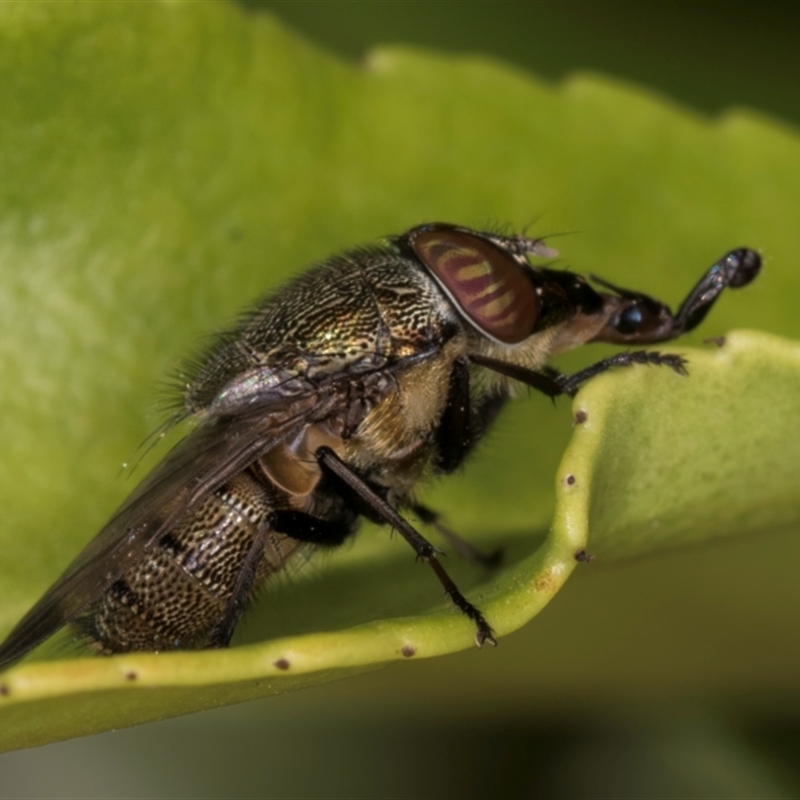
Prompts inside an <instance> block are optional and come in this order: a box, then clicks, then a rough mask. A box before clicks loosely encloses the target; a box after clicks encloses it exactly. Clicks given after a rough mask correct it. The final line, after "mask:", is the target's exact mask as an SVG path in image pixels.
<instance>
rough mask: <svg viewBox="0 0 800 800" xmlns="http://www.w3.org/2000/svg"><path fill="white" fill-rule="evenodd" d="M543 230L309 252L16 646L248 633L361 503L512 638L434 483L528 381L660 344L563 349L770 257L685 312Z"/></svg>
mask: <svg viewBox="0 0 800 800" xmlns="http://www.w3.org/2000/svg"><path fill="white" fill-rule="evenodd" d="M552 255H554V251H552V250H550V249H549V248H547V247H546V246H545V245H544V244H543V242H542V241H541V240H537V239H530V238H527V237H524V236H501V235H499V234H494V233H481V232H476V231H473V230H470V229H468V228H463V227H458V226H454V225H447V224H443V223H436V224H429V225H421V226H419V227H416V228H413V229H411V230H410V231H408V232H407V233H405V234H403V235H402V236H399V237H396V238H394V239H392V240H390V241H389V242H388V243H387V245H386V246H384V247H376V248H371V249H362V250H356V251H353V252H351V253H348V254H345V255H343V256H340V257H337V258H332V259H330V260H328V261H325V262H323V263H322V264H320V265H318V266H316V267H314V268H313V269H311V270H309V271H308V272H307V273H305V274H303V275H301V276H300V277H299V278H297V279H295V280H294V282H292V283H290V284H289V285H288V286H286V287H284V288H283V289H281V290H279V291H278V292H276V293H275V294H273V295H272V296H270V297H269V298H267V299H266V300H265V301H263V302H262V303H261V304H260V305H259V306H258V307H257V308H256V309H255V310H254V311H253V312H251V313H250V314H249V315H248V316H247V317H246V318H245V319H244V320H243V321H242V322H241V323H240V324H239V325H238V327H237V328H236V329H235V330H233V331H231V332H229V333H227V334H224V335H223V336H222V337H221V338H220V339H219V340H218V342H217V343H216V344H215V346H214V347H213V348H212V349H211V350H210V351H209V352H208V353H207V354H206V355H205V356H204V357H203V358H202V359H201V360H200V362H199V363H198V365H196V366H195V367H194V369H193V373H192V374H193V377H192V378H191V379H190V380H189V381H188V383H187V388H186V391H185V394H184V398H183V407H182V410H181V411H180V412H179V413H178V414H176V418H175V420H174V421H176V422H177V421H179V420H180V419H182V418H184V417H193V418H195V419H196V421H197V425H196V427H195V428H194V429H193V431H192V432H191V433H190V434H189V435H188V436H187V437H186V438H185V439H183V441H182V442H180V443H179V444H178V445H177V446H176V447H175V448H174V449H173V450H172V451H171V452H170V453H169V454H168V455H167V457H166V458H165V459H164V460H163V461H162V462H161V464H160V465H159V466H158V467H156V468H155V469H154V470H153V472H151V473H150V475H149V476H148V477H147V478H146V479H145V480H144V481H143V482H142V484H141V485H140V486H139V487H138V488H137V489H136V490H135V491H134V493H133V494H132V495H131V497H130V498H129V499H128V500H127V501H126V502H125V503H124V504H123V505H122V507H121V508H120V509H119V510H118V511H117V512H116V514H115V515H114V516H113V517H112V519H111V520H110V522H109V523H108V524H107V525H106V526H105V528H103V530H102V531H101V532H100V533H99V534H98V536H97V537H96V538H95V539H94V540H93V541H91V542H90V543H89V545H88V546H87V547H86V548H85V549H84V551H83V552H82V553H81V554H80V555H79V556H78V557H77V559H76V560H75V561H74V562H73V564H72V565H71V566H70V567H69V568H68V569H67V571H66V572H65V573H64V574H63V575H62V576H61V578H59V579H58V581H56V583H55V584H54V585H53V586H52V587H51V588H50V589H49V590H48V591H47V592H46V594H45V595H44V597H43V598H42V599H41V600H40V601H39V602H38V603H37V604H36V605H35V606H34V607H33V609H32V610H31V611H30V612H29V613H28V614H27V615H26V616H25V617H24V619H23V620H22V621H21V622H20V623H19V624H18V625H17V626H16V628H14V630H13V631H12V632H11V634H10V635H9V637H8V638H7V639H6V641H5V642H4V643H3V644H2V645H0V665H2V664H6V663H8V662H10V661H13V660H14V659H17V658H19V657H21V656H22V655H24V654H25V653H26V652H28V651H29V650H31V649H32V648H33V647H34V646H36V645H37V644H38V643H40V642H41V641H43V640H44V639H46V638H47V637H49V636H50V635H52V634H53V633H54V632H55V631H56V630H58V629H59V628H60V627H62V626H63V625H65V624H67V623H72V624H74V625H75V626H76V627H77V628H78V629H79V631H81V632H82V633H83V634H84V635H85V636H86V637H87V638H88V640H89V641H90V642H91V643H92V644H93V645H94V647H95V648H96V649H97V650H99V651H101V652H105V653H118V652H125V651H130V650H165V649H174V648H185V647H196V646H202V645H206V646H212V647H222V646H225V645H227V644H228V642H229V641H230V638H231V635H232V633H233V630H234V628H235V626H236V623H237V621H238V619H239V617H240V615H241V612H242V609H243V608H244V606H245V605H246V603H247V601H248V600H249V599H250V598H251V597H252V596H253V594H254V593H255V592H256V590H257V589H258V587H259V586H260V585H261V584H263V582H264V581H265V580H266V579H267V578H268V577H269V576H270V575H271V574H273V573H275V572H277V571H279V570H280V569H282V568H283V567H284V565H285V564H286V563H287V562H288V561H289V560H290V559H291V558H292V557H293V556H294V555H295V554H296V553H297V552H298V551H300V550H301V549H303V547H305V546H307V545H328V546H331V545H337V544H340V543H341V542H343V541H344V540H345V539H346V538H347V537H349V536H350V535H351V534H352V533H353V532H354V531H355V529H356V526H357V523H358V520H359V518H360V517H362V516H363V517H367V518H369V519H371V520H374V521H377V522H379V523H387V524H389V525H391V526H392V527H393V528H395V529H396V530H397V531H398V532H399V533H400V534H401V535H402V536H403V537H404V538H405V539H406V540H407V541H408V543H409V544H410V545H411V546H412V548H413V549H414V551H415V552H416V554H417V556H418V557H419V558H421V559H423V560H425V561H427V562H428V563H429V564H430V565H431V566H432V567H433V569H434V571H435V573H436V575H437V577H438V578H439V580H440V581H441V582H442V584H443V586H444V587H445V590H446V592H447V593H448V595H449V596H450V598H451V599H452V600H453V602H454V603H455V605H456V606H457V607H458V608H459V609H460V610H461V611H462V612H463V613H464V614H466V615H467V616H468V617H469V618H470V619H471V620H472V621H473V623H474V625H475V628H476V636H475V638H476V641H477V643H478V645H481V644H483V643H484V642H487V641H488V642H491V643H494V638H493V635H492V630H491V628H490V626H489V624H488V622H487V621H486V620H485V619H484V617H483V614H482V613H481V612H480V611H479V610H478V608H476V607H475V606H474V605H473V604H472V603H471V602H469V600H467V598H465V597H464V596H463V595H462V594H461V592H460V591H459V590H458V588H457V587H456V585H455V584H454V583H453V581H452V580H451V579H450V577H449V576H448V575H447V573H446V572H445V570H444V568H443V567H442V565H441V563H440V562H439V560H438V559H437V556H436V552H437V551H436V550H435V549H434V548H433V547H432V546H431V545H430V544H429V543H428V542H427V540H426V539H425V538H423V536H422V535H421V534H420V533H419V532H418V531H417V530H416V529H415V528H413V527H412V526H411V525H410V524H409V523H408V522H407V521H406V520H405V518H404V517H403V516H402V514H401V512H402V511H403V510H406V509H408V510H414V511H416V512H417V513H418V515H419V516H420V517H421V518H422V519H423V520H426V521H435V519H436V517H435V514H433V512H430V511H429V510H428V509H426V508H424V507H422V506H420V505H418V504H416V503H415V501H414V499H413V498H414V494H413V492H414V489H415V487H416V486H417V484H418V482H419V481H420V480H421V479H422V478H424V477H425V476H426V475H428V474H430V473H436V472H438V473H449V472H452V471H453V470H455V469H456V468H457V467H458V466H459V465H460V464H461V463H462V462H463V460H464V459H465V457H466V456H467V455H468V454H469V452H470V450H471V449H472V448H473V446H474V445H475V444H476V442H477V441H478V440H479V439H480V438H481V437H482V436H483V435H484V433H485V432H486V431H487V429H488V428H489V427H490V425H491V424H492V422H493V420H494V418H495V417H496V416H497V414H498V412H499V411H500V410H501V408H502V406H503V404H504V403H505V402H506V400H507V398H508V397H509V394H510V392H511V391H512V388H513V386H514V385H515V384H516V383H522V384H526V385H528V386H531V387H533V388H535V389H537V390H539V391H542V392H544V393H545V394H547V395H550V396H552V397H555V396H557V395H561V394H567V395H573V394H574V393H575V392H576V391H577V389H578V387H579V386H580V385H581V384H582V383H583V382H584V381H586V380H587V379H588V378H590V377H592V376H594V375H596V374H598V373H600V372H603V371H604V370H606V369H608V368H610V367H613V366H625V365H628V364H633V363H650V364H665V365H668V366H670V367H671V368H673V369H674V370H676V371H678V372H683V371H684V362H683V359H681V358H680V357H679V356H675V355H670V354H661V353H657V352H649V351H643V350H634V351H632V352H626V353H622V354H620V355H617V356H613V357H611V358H608V359H605V360H603V361H600V362H598V363H596V364H594V365H592V366H590V367H588V368H587V369H585V370H582V371H581V372H578V373H577V374H575V375H572V376H564V375H561V374H559V373H557V372H556V371H555V370H552V369H550V368H547V367H546V366H545V365H546V362H547V360H548V359H549V358H551V357H552V356H554V355H557V354H558V353H561V352H563V351H565V350H568V349H570V348H573V347H576V346H578V345H581V344H584V343H587V342H613V343H618V344H634V345H636V344H645V343H653V342H661V341H666V340H669V339H673V338H675V337H676V336H679V335H680V334H682V333H684V332H685V331H688V330H691V329H692V328H694V327H695V326H696V325H697V324H698V323H699V322H700V321H701V320H702V319H703V317H704V316H705V314H706V313H707V312H708V310H709V309H710V307H711V305H712V304H713V303H714V301H715V300H716V298H717V297H718V296H719V294H720V293H721V292H722V290H723V289H724V288H725V287H726V286H731V287H739V286H743V285H745V284H747V283H749V282H750V281H751V280H752V279H753V278H754V277H755V276H756V275H757V274H758V271H759V269H760V266H761V261H760V258H759V256H758V254H757V253H755V252H754V251H752V250H747V249H739V250H734V251H732V252H730V253H728V254H727V255H725V256H724V257H723V258H722V259H720V261H718V262H717V263H716V264H714V265H713V266H712V267H711V269H710V270H709V271H708V272H707V273H706V274H705V275H704V276H703V278H702V279H701V280H700V282H699V283H698V284H697V286H696V287H695V288H694V289H693V290H692V292H691V293H690V294H689V296H688V297H687V298H686V300H685V301H684V302H683V304H682V305H681V307H680V308H679V310H678V312H677V313H676V314H673V313H672V312H670V310H669V308H668V307H667V306H665V305H664V304H662V303H660V302H659V301H657V300H654V299H652V298H650V297H648V296H646V295H643V294H639V293H637V292H632V291H629V290H626V289H620V288H618V287H615V286H612V285H610V284H607V283H604V282H602V281H599V280H596V281H595V282H596V283H598V284H600V286H602V287H603V288H605V289H607V290H609V291H597V290H595V289H593V288H592V287H591V286H590V285H589V283H588V282H587V281H586V280H584V279H583V278H582V277H580V276H578V275H575V274H573V273H569V272H564V271H556V270H553V269H549V268H544V267H533V266H532V265H531V264H530V263H529V260H528V259H529V258H530V257H532V256H539V257H542V256H544V257H547V256H552Z"/></svg>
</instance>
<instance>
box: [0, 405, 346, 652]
mask: <svg viewBox="0 0 800 800" xmlns="http://www.w3.org/2000/svg"><path fill="white" fill-rule="evenodd" d="M338 402H341V400H340V399H337V397H336V393H333V394H331V393H328V396H327V397H326V398H323V397H321V395H320V392H319V391H309V392H308V393H307V394H305V395H304V396H297V395H294V396H293V397H292V398H291V399H288V398H286V397H277V398H275V402H274V403H270V402H269V400H267V402H261V403H259V406H258V409H257V410H256V411H253V412H251V413H247V414H240V415H237V416H227V417H216V418H211V419H208V420H206V421H205V422H203V423H201V424H200V425H199V426H198V427H197V428H195V429H194V430H193V431H192V432H191V433H190V434H189V435H188V436H187V437H186V438H185V439H183V440H182V441H181V442H179V443H178V444H177V445H176V446H175V447H174V448H173V449H172V450H171V451H170V453H169V454H168V455H167V456H166V458H165V459H164V460H163V461H162V462H161V463H160V464H159V465H158V466H157V467H155V469H154V470H153V471H152V472H151V473H150V474H149V475H148V476H147V477H146V478H145V479H144V480H143V481H142V483H141V484H139V486H138V487H137V488H136V489H135V490H134V492H133V493H132V494H131V495H130V497H129V498H128V499H127V500H126V501H125V502H124V503H123V505H122V506H121V507H120V508H119V509H118V510H117V512H116V513H115V514H114V516H113V517H112V518H111V519H110V520H109V522H108V524H107V525H106V526H105V527H104V528H103V529H102V530H101V531H100V533H98V535H97V536H96V537H95V538H94V539H93V540H92V541H91V542H89V544H88V545H87V546H86V547H85V548H84V549H83V550H82V551H81V553H80V554H79V555H78V556H77V558H76V559H75V560H74V561H73V562H72V564H71V565H70V566H69V567H68V568H67V570H66V572H64V574H63V575H62V576H61V577H60V578H59V579H58V580H57V581H56V582H55V583H54V584H53V586H51V587H50V589H48V590H47V592H46V593H45V594H44V596H43V597H42V598H41V599H40V600H39V602H38V603H36V605H35V606H34V607H33V608H32V609H31V610H30V611H29V612H28V613H27V614H26V615H25V617H23V619H22V620H21V621H20V622H19V623H18V624H17V626H16V627H15V628H14V629H13V630H12V631H11V633H10V634H9V636H8V638H7V639H6V641H5V642H3V644H2V645H0V666H2V665H4V664H7V663H8V662H10V661H14V660H15V659H17V658H20V657H22V656H23V655H25V653H27V652H28V651H29V650H31V649H33V648H34V647H35V646H36V645H38V644H39V643H41V642H43V641H44V640H45V639H47V638H49V637H50V636H52V635H53V634H54V633H55V632H56V631H57V630H58V629H59V628H61V627H63V626H64V625H65V624H67V623H68V622H70V621H72V620H74V619H75V617H76V616H78V615H79V614H80V613H81V611H83V609H85V608H86V607H87V606H88V605H89V604H90V603H92V602H93V601H94V600H96V599H97V597H98V596H99V595H100V594H101V593H102V592H103V591H104V590H105V589H106V588H107V587H108V586H109V585H110V584H111V583H113V582H114V581H115V580H116V579H117V578H118V577H119V576H120V575H122V574H123V573H124V572H126V570H127V569H128V568H129V567H130V566H132V565H133V564H135V563H136V562H137V561H138V560H139V559H140V558H141V557H142V553H143V551H144V550H145V549H146V548H147V547H148V546H149V545H150V544H151V543H152V542H153V541H154V540H156V539H157V538H159V537H160V536H161V535H163V534H164V533H166V532H167V531H169V530H170V529H171V528H172V527H173V526H174V525H175V524H176V523H177V522H178V521H179V520H180V519H181V518H182V517H183V516H184V515H185V514H186V513H188V512H189V511H190V510H191V509H192V508H193V507H194V506H195V505H196V504H197V503H198V502H199V501H200V500H202V498H203V497H204V496H205V495H206V494H207V493H208V492H211V491H213V490H214V489H216V488H217V487H218V486H220V485H221V484H223V483H224V482H225V481H226V480H227V479H228V478H229V477H231V476H232V475H235V474H236V473H238V472H240V471H241V470H243V469H244V468H245V467H247V465H248V464H251V463H252V462H253V461H255V460H256V459H257V458H258V456H259V455H260V454H262V453H265V452H267V451H268V450H269V449H270V448H271V447H273V446H274V445H275V444H276V443H278V442H280V441H281V440H282V439H286V438H289V437H291V436H293V435H294V434H295V433H297V432H299V430H300V429H301V428H302V427H303V425H305V424H306V423H307V422H308V421H309V419H311V418H312V417H313V418H314V419H320V418H322V417H324V416H328V415H330V414H331V413H334V411H335V409H336V405H337V403H338Z"/></svg>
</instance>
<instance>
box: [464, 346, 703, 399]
mask: <svg viewBox="0 0 800 800" xmlns="http://www.w3.org/2000/svg"><path fill="white" fill-rule="evenodd" d="M469 358H470V361H472V363H473V364H477V365H479V366H481V367H486V368H487V369H490V370H492V371H493V372H499V373H500V374H501V375H505V376H506V377H508V378H512V379H513V380H515V381H519V382H520V383H524V384H525V385H526V386H530V387H531V388H532V389H536V390H537V391H539V392H542V393H543V394H546V395H547V396H548V397H559V396H560V395H563V394H566V395H569V396H570V397H574V396H575V395H576V394H577V392H578V389H579V388H580V386H581V384H582V383H585V382H586V381H588V380H589V379H590V378H594V376H595V375H599V374H600V373H601V372H606V371H607V370H609V369H612V368H613V367H630V366H632V365H633V364H655V365H660V366H667V367H671V368H672V369H673V370H675V372H677V373H678V374H679V375H686V374H687V373H686V359H684V358H683V357H681V356H678V355H675V354H673V353H656V352H653V351H649V350H633V351H631V352H627V353H617V354H616V355H613V356H610V357H609V358H604V359H603V360H602V361H598V362H597V363H596V364H592V365H591V366H589V367H586V369H582V370H580V371H579V372H576V373H574V374H573V375H562V374H561V373H560V372H558V371H557V370H554V369H549V368H548V369H545V370H542V371H541V372H537V371H535V370H532V369H526V368H525V367H518V366H517V365H516V364H506V363H505V362H504V361H500V360H499V359H496V358H488V357H487V356H482V355H478V354H473V355H471V356H470V357H469Z"/></svg>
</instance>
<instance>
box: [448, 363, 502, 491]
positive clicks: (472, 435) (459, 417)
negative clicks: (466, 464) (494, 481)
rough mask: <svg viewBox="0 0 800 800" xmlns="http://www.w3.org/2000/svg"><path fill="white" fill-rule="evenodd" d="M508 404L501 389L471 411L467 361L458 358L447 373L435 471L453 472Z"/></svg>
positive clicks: (485, 397)
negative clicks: (448, 379) (446, 388)
mask: <svg viewBox="0 0 800 800" xmlns="http://www.w3.org/2000/svg"><path fill="white" fill-rule="evenodd" d="M506 400H508V392H506V391H503V390H502V389H500V390H497V391H495V392H493V393H491V394H487V395H486V396H484V397H483V398H481V399H480V400H479V401H478V403H477V404H476V405H475V407H474V408H473V404H472V402H471V399H470V388H469V359H468V358H467V357H466V356H459V357H458V358H456V359H455V361H454V362H453V368H452V370H451V371H450V385H449V388H448V391H447V403H446V405H445V408H444V412H443V413H442V417H441V419H440V420H439V424H438V426H437V428H436V436H435V442H436V452H437V455H436V459H435V462H436V467H437V469H439V470H440V471H441V472H444V473H445V474H446V475H448V474H450V473H451V472H454V471H455V470H456V469H458V468H459V467H460V466H461V464H462V463H463V461H464V459H465V458H466V457H467V456H468V455H469V453H470V452H471V450H472V448H473V447H474V446H475V444H476V443H477V442H478V441H479V440H480V439H481V437H482V436H483V435H484V434H485V433H486V431H487V430H488V428H489V426H490V425H491V424H492V423H493V422H494V420H495V419H496V417H497V415H498V414H499V413H500V411H501V410H502V409H503V406H504V405H505V403H506Z"/></svg>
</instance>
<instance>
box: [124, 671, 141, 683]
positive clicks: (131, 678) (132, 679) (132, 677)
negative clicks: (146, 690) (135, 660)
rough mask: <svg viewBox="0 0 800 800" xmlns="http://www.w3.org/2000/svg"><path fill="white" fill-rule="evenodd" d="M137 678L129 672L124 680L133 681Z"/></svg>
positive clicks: (132, 672) (133, 673)
mask: <svg viewBox="0 0 800 800" xmlns="http://www.w3.org/2000/svg"><path fill="white" fill-rule="evenodd" d="M138 677H139V676H138V675H137V674H136V673H135V672H134V671H133V670H131V671H130V672H126V673H125V680H126V681H135V680H136V679H137V678H138Z"/></svg>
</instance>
